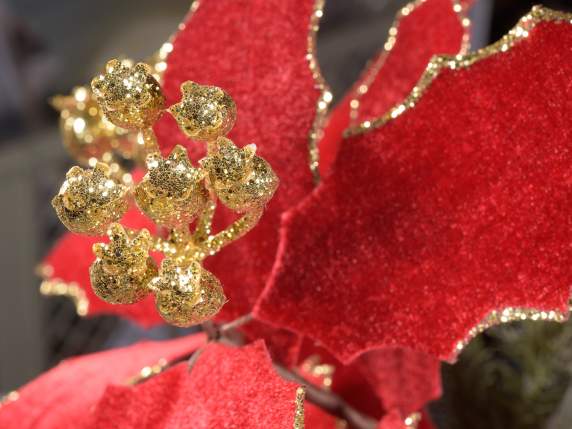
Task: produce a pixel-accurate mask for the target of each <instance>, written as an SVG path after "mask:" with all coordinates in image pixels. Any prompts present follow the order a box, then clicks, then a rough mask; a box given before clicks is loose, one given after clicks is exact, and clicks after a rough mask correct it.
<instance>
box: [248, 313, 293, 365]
mask: <svg viewBox="0 0 572 429" xmlns="http://www.w3.org/2000/svg"><path fill="white" fill-rule="evenodd" d="M240 332H242V334H244V335H245V337H246V340H247V341H252V342H254V341H256V340H258V339H264V342H265V344H266V347H267V348H268V353H269V354H270V357H271V358H272V360H273V361H275V362H280V363H281V364H283V365H285V366H287V367H290V366H294V365H295V364H296V363H297V361H298V358H299V356H300V348H301V347H302V341H303V339H302V337H300V336H299V335H297V334H294V333H293V332H290V331H287V330H286V329H276V328H274V327H273V326H271V325H268V324H266V323H262V322H259V321H258V320H253V321H252V322H250V323H248V324H246V325H244V326H243V327H241V328H240Z"/></svg>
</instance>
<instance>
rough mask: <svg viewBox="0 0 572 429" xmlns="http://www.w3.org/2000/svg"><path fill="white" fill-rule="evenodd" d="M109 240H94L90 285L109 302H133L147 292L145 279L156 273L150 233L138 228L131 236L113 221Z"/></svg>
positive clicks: (146, 280)
mask: <svg viewBox="0 0 572 429" xmlns="http://www.w3.org/2000/svg"><path fill="white" fill-rule="evenodd" d="M107 235H108V236H109V240H110V241H109V243H108V244H104V243H97V244H95V245H94V246H93V253H95V255H96V256H97V259H96V260H95V261H94V262H93V264H92V265H91V267H90V270H89V275H90V279H91V286H92V288H93V291H94V292H95V294H96V295H97V296H98V297H100V298H101V299H103V300H104V301H106V302H108V303H110V304H133V303H135V302H138V301H140V300H141V299H143V298H145V296H146V295H147V294H148V293H149V289H148V288H147V285H148V283H149V282H150V281H151V280H152V279H153V278H154V277H155V276H156V275H157V266H156V265H155V261H153V258H151V257H150V256H149V250H150V249H151V246H152V244H153V242H152V238H151V234H149V231H147V230H146V229H143V230H141V232H139V234H137V236H135V237H134V238H133V239H130V238H129V235H128V233H127V231H125V229H124V228H123V227H122V226H121V225H119V224H117V223H114V224H112V225H111V226H110V227H109V229H108V231H107Z"/></svg>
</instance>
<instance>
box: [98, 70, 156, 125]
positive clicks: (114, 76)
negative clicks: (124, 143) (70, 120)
mask: <svg viewBox="0 0 572 429" xmlns="http://www.w3.org/2000/svg"><path fill="white" fill-rule="evenodd" d="M152 72H153V71H152V69H151V67H149V66H148V65H146V64H143V63H138V64H135V65H134V66H130V64H128V63H126V62H122V61H120V60H117V59H113V60H111V61H109V62H108V63H107V64H106V66H105V74H102V75H99V76H98V77H96V78H94V79H93V80H92V82H91V88H92V90H93V93H94V95H95V97H96V99H97V101H98V103H99V105H100V106H101V108H102V109H103V112H104V113H105V116H106V117H107V118H108V119H109V120H110V121H111V122H113V123H114V124H115V125H117V126H118V127H122V128H126V129H144V128H149V127H151V126H152V125H153V124H154V123H155V121H157V119H159V117H160V116H161V115H162V114H163V110H164V108H165V97H164V96H163V92H162V91H161V87H160V86H159V83H158V82H157V80H156V79H155V78H154V77H153V74H152Z"/></svg>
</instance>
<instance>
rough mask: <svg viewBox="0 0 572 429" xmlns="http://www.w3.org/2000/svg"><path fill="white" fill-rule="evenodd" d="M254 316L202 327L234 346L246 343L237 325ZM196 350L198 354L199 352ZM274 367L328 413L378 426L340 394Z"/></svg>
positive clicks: (363, 426)
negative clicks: (301, 387)
mask: <svg viewBox="0 0 572 429" xmlns="http://www.w3.org/2000/svg"><path fill="white" fill-rule="evenodd" d="M252 320H253V316H252V314H251V313H248V314H246V315H244V316H241V317H239V318H237V319H235V320H233V321H231V322H229V323H226V324H224V325H217V324H215V323H214V322H207V323H204V324H203V329H204V330H205V332H206V333H207V335H208V337H209V341H214V342H221V343H224V344H228V345H231V346H234V347H240V346H242V345H243V344H244V341H243V339H242V338H240V336H237V335H236V334H237V331H236V328H238V327H240V326H243V325H245V324H247V323H249V322H251V321H252ZM200 352H201V350H199V351H198V352H196V353H194V354H193V355H192V356H191V358H190V359H189V366H190V368H192V366H193V365H194V364H195V363H196V361H197V359H198V357H199V356H200ZM197 354H198V355H199V356H197ZM273 365H274V368H275V369H276V372H277V373H278V375H280V376H281V377H282V378H284V379H285V380H289V381H293V382H295V383H297V384H300V385H303V386H305V387H306V398H307V400H308V401H309V402H311V403H312V404H314V405H316V406H318V407H320V408H321V409H323V410H324V411H326V412H327V413H328V414H331V415H333V416H336V417H339V418H340V419H344V420H345V421H347V422H348V423H349V425H350V427H352V428H354V429H376V428H377V426H378V421H377V420H376V419H375V418H373V417H371V416H368V415H365V414H362V413H361V412H359V411H358V410H356V409H355V408H353V407H352V406H351V405H349V404H348V403H347V402H345V401H344V400H343V399H342V398H341V397H340V396H338V395H336V394H335V393H333V392H330V391H328V390H324V389H320V388H319V387H317V386H315V385H313V384H312V383H310V382H309V381H308V380H306V379H305V378H304V377H302V376H301V375H300V374H298V373H296V372H294V371H292V370H290V369H288V368H286V367H284V366H283V365H280V364H278V363H273Z"/></svg>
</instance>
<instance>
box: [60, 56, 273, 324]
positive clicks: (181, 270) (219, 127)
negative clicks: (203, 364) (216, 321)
mask: <svg viewBox="0 0 572 429" xmlns="http://www.w3.org/2000/svg"><path fill="white" fill-rule="evenodd" d="M168 50H169V49H168V48H167V47H166V48H165V52H166V51H168ZM152 72H153V70H152V69H151V68H150V67H148V66H146V65H144V64H136V65H135V66H131V65H130V64H126V63H124V62H120V61H118V60H111V61H110V62H109V63H108V64H107V66H106V73H105V74H104V75H101V76H99V77H97V78H95V79H94V80H93V82H92V88H93V92H94V94H95V97H96V99H97V101H98V103H99V106H100V109H101V110H102V111H103V112H104V113H105V115H106V116H107V117H108V118H109V119H110V120H111V121H113V123H114V126H115V125H116V126H122V127H125V128H129V129H136V130H139V135H138V141H139V146H141V147H143V148H144V149H145V150H144V152H146V153H147V156H146V161H145V164H146V167H147V173H146V174H145V176H144V178H143V179H142V180H141V182H140V183H139V184H137V185H136V186H133V185H131V184H130V183H129V185H130V186H124V185H121V184H119V183H117V182H116V181H114V180H113V179H112V178H111V176H110V174H111V169H110V167H108V166H107V165H106V164H103V163H96V164H95V168H94V169H93V170H83V169H81V168H80V167H74V168H72V169H71V170H70V172H69V173H68V175H67V178H66V181H65V182H64V185H63V186H62V188H61V190H60V193H59V194H58V195H57V196H56V197H55V198H54V200H53V205H54V207H55V208H56V211H57V213H58V215H59V217H60V219H61V220H62V222H63V223H64V224H65V225H66V226H67V227H68V228H69V229H70V230H72V231H74V232H79V233H86V234H98V235H99V234H103V233H104V232H105V231H107V233H108V235H109V238H110V242H109V243H108V244H104V243H98V244H96V245H95V246H94V248H93V250H94V253H95V255H96V257H97V258H96V260H95V262H94V263H93V264H92V266H91V268H90V279H91V283H92V287H93V290H94V292H95V293H96V295H97V296H99V297H100V298H101V299H103V300H105V301H107V302H109V303H111V304H131V303H134V302H137V301H139V300H141V299H142V298H144V297H145V296H146V295H147V294H148V293H149V292H152V293H153V294H154V295H155V302H156V306H157V310H158V311H159V313H160V314H161V316H162V317H163V318H164V319H165V320H166V321H167V322H168V323H171V324H173V325H176V326H190V325H194V324H197V323H202V322H205V321H206V320H208V319H210V318H212V317H213V316H214V315H215V314H216V313H217V312H218V311H219V310H220V309H221V307H222V306H223V305H224V303H225V302H226V298H225V295H224V291H223V288H222V285H221V284H220V282H219V280H218V279H217V278H216V277H215V276H214V275H213V274H212V273H210V272H209V271H207V270H205V269H204V268H203V266H202V262H203V260H204V259H205V258H206V257H208V256H212V255H214V254H216V253H217V252H218V251H220V250H221V249H222V248H223V247H225V246H226V245H228V244H230V243H232V242H233V241H235V240H237V239H239V238H240V237H242V236H243V235H244V234H246V233H247V232H248V231H250V230H251V229H252V228H253V227H254V226H255V225H256V224H257V223H258V221H259V220H260V217H261V216H262V214H263V211H264V207H265V204H266V203H267V202H268V201H269V200H270V198H272V196H273V194H274V192H275V190H276V188H277V186H278V178H277V177H276V174H275V173H274V171H273V170H272V168H271V167H270V165H269V164H268V163H267V162H266V161H265V160H264V159H262V158H261V157H259V156H257V155H256V146H254V145H247V146H245V147H243V148H239V147H237V146H236V145H235V144H234V143H233V142H232V141H231V140H229V139H227V138H224V137H223V135H225V134H226V133H227V132H228V131H230V129H231V128H232V126H233V124H234V121H235V118H236V106H235V104H234V101H233V100H232V98H231V97H230V96H229V95H228V94H227V93H225V92H224V91H223V90H221V89H220V88H216V87H212V86H202V85H199V84H196V83H193V82H186V83H184V84H183V85H182V91H183V100H182V101H181V102H180V103H178V104H176V105H174V106H173V107H172V108H171V109H170V111H171V113H172V114H173V115H174V117H175V119H176V120H177V121H178V123H179V126H180V127H181V128H182V129H183V131H184V132H185V133H186V134H187V135H188V136H190V137H193V138H194V139H198V140H206V141H207V143H206V144H207V156H206V157H205V158H204V159H203V160H201V161H200V162H199V165H198V166H196V167H195V166H193V164H192V163H191V161H190V160H189V157H188V154H187V151H186V149H185V148H184V147H183V146H176V147H175V148H174V149H173V151H172V152H171V153H170V154H169V155H168V156H167V157H163V156H162V155H161V153H160V151H159V148H158V146H157V143H156V139H155V135H154V134H153V131H152V128H151V126H152V125H153V122H154V121H156V120H157V119H158V118H159V117H160V116H161V114H162V113H163V110H164V99H163V95H162V92H161V88H160V87H159V84H158V83H157V81H156V80H155V78H154V77H153V76H152ZM89 162H90V163H91V158H90V161H89ZM128 197H133V198H134V199H135V201H136V203H137V206H138V208H139V209H140V210H141V211H142V212H143V213H144V214H145V215H147V216H148V217H150V218H151V219H152V220H153V221H154V222H155V223H157V224H158V225H160V226H163V227H166V228H168V231H167V234H166V236H165V234H162V235H161V236H151V234H150V233H149V232H148V231H146V230H142V231H134V230H126V229H125V228H124V227H122V226H121V225H119V224H117V223H113V222H116V221H118V220H119V219H120V218H121V217H122V215H123V214H124V213H125V211H126V210H127V205H128ZM219 199H220V200H221V201H222V203H223V204H225V205H226V206H227V207H229V208H230V209H232V210H234V211H235V212H237V213H240V214H242V216H241V217H239V218H238V219H237V220H236V221H234V222H233V223H232V224H230V225H229V226H227V227H226V228H225V229H223V230H222V231H220V232H217V233H216V234H213V233H212V220H213V216H214V214H215V211H216V207H217V201H218V200H219ZM195 220H196V223H194V224H192V225H193V227H194V230H193V231H191V230H190V228H189V227H190V224H191V222H193V221H195ZM108 228H109V229H108ZM150 251H156V252H161V253H163V255H164V256H165V258H164V259H163V262H162V264H161V267H160V269H157V267H156V265H155V262H154V260H153V259H152V258H151V257H150V256H149V252H150ZM85 311H87V306H86V308H85Z"/></svg>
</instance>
